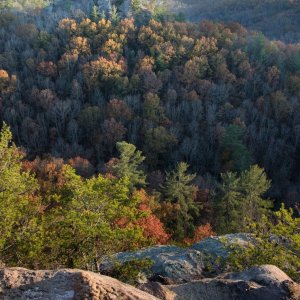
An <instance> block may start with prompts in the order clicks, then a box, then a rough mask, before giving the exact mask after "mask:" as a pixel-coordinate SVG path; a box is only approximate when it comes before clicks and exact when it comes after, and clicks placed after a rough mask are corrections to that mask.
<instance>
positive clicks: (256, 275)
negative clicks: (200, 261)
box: [140, 265, 300, 300]
mask: <svg viewBox="0 0 300 300" xmlns="http://www.w3.org/2000/svg"><path fill="white" fill-rule="evenodd" d="M140 288H141V289H143V290H146V291H148V292H149V293H151V294H153V295H156V296H157V297H159V298H160V299H164V300H185V299H188V300H217V299H222V300H235V299H236V300H240V299H243V300H283V299H284V300H297V299H298V300H299V299H300V286H299V284H297V283H295V282H293V281H292V280H291V279H290V278H289V277H288V276H287V275H286V274H285V273H284V272H282V271H281V270H280V269H278V268H277V267H275V266H271V265H264V266H260V267H252V268H250V269H248V270H246V271H243V272H239V273H232V274H225V275H222V276H219V277H216V278H207V279H202V280H197V281H193V282H189V283H184V284H179V285H169V286H163V285H158V284H152V283H148V284H145V285H143V286H141V287H140Z"/></svg>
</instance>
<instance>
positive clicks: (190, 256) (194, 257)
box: [99, 233, 255, 283]
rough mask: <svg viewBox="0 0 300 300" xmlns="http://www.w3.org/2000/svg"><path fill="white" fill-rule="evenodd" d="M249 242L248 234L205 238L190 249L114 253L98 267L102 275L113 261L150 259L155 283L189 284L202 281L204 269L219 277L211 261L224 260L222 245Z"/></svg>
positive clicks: (215, 266) (147, 249)
mask: <svg viewBox="0 0 300 300" xmlns="http://www.w3.org/2000/svg"><path fill="white" fill-rule="evenodd" d="M249 242H250V243H254V242H255V241H254V238H252V237H251V235H249V234H242V233H240V234H227V235H224V236H219V237H209V238H207V239H204V240H203V241H201V242H199V243H196V244H194V245H192V246H191V247H190V248H180V247H176V246H155V247H150V248H145V249H141V250H139V251H133V252H121V253H117V254H115V255H113V256H112V257H109V258H107V259H105V260H104V261H103V262H102V263H101V264H100V266H99V267H100V271H101V272H102V273H104V274H109V273H110V271H111V269H112V268H113V262H114V261H118V262H120V263H121V264H122V263H126V262H129V261H131V260H133V259H137V260H139V259H150V260H151V261H153V265H152V267H151V274H152V276H153V277H154V278H156V280H157V278H161V279H162V282H168V283H172V282H173V283H181V282H189V281H191V280H196V279H201V278H203V275H205V270H206V269H210V270H211V271H214V273H220V271H221V270H219V266H218V265H215V261H216V257H218V256H220V257H223V258H224V257H226V256H227V255H228V250H227V249H226V248H225V245H226V244H227V245H231V244H234V243H238V244H239V245H242V246H243V245H244V246H247V244H248V243H249ZM224 244H225V245H224Z"/></svg>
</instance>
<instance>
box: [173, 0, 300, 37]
mask: <svg viewBox="0 0 300 300" xmlns="http://www.w3.org/2000/svg"><path fill="white" fill-rule="evenodd" d="M178 7H179V10H180V11H182V12H183V13H184V14H185V15H186V16H187V18H188V19H189V20H192V21H201V20H206V19H208V20H215V21H224V22H239V23H241V24H242V25H244V26H246V27H247V28H249V29H253V30H257V31H261V32H263V33H264V34H265V35H266V36H268V37H269V38H272V39H279V40H282V41H285V42H299V41H300V34H299V28H300V2H299V0H213V1H211V0H181V1H178Z"/></svg>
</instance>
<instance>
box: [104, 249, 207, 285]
mask: <svg viewBox="0 0 300 300" xmlns="http://www.w3.org/2000/svg"><path fill="white" fill-rule="evenodd" d="M133 259H150V260H151V261H152V262H153V265H152V266H151V273H152V275H153V276H154V277H156V278H157V277H161V278H167V279H168V280H170V281H174V282H188V281H191V280H195V279H199V278H201V277H202V269H203V267H204V263H203V256H202V254H201V253H200V252H199V251H196V250H193V249H184V248H180V247H176V246H156V247H150V248H146V249H142V250H140V251H134V252H122V253H118V254H115V255H113V257H110V258H109V259H107V260H105V261H103V262H102V263H101V265H100V271H101V272H104V273H109V271H110V270H111V268H112V267H113V263H112V262H113V261H116V260H117V261H118V262H120V263H125V262H129V261H131V260H133Z"/></svg>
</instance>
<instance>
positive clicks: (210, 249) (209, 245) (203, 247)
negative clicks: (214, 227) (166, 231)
mask: <svg viewBox="0 0 300 300" xmlns="http://www.w3.org/2000/svg"><path fill="white" fill-rule="evenodd" d="M249 243H250V244H254V243H255V238H254V237H253V236H251V234H247V233H234V234H226V235H223V236H212V237H209V238H206V239H204V240H202V241H201V242H199V243H195V244H194V245H192V246H191V249H194V250H197V251H200V252H203V253H205V254H207V255H211V256H212V257H216V256H220V257H222V258H225V257H226V256H227V255H228V249H227V246H230V245H233V244H238V245H240V246H243V247H247V245H248V244H249Z"/></svg>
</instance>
